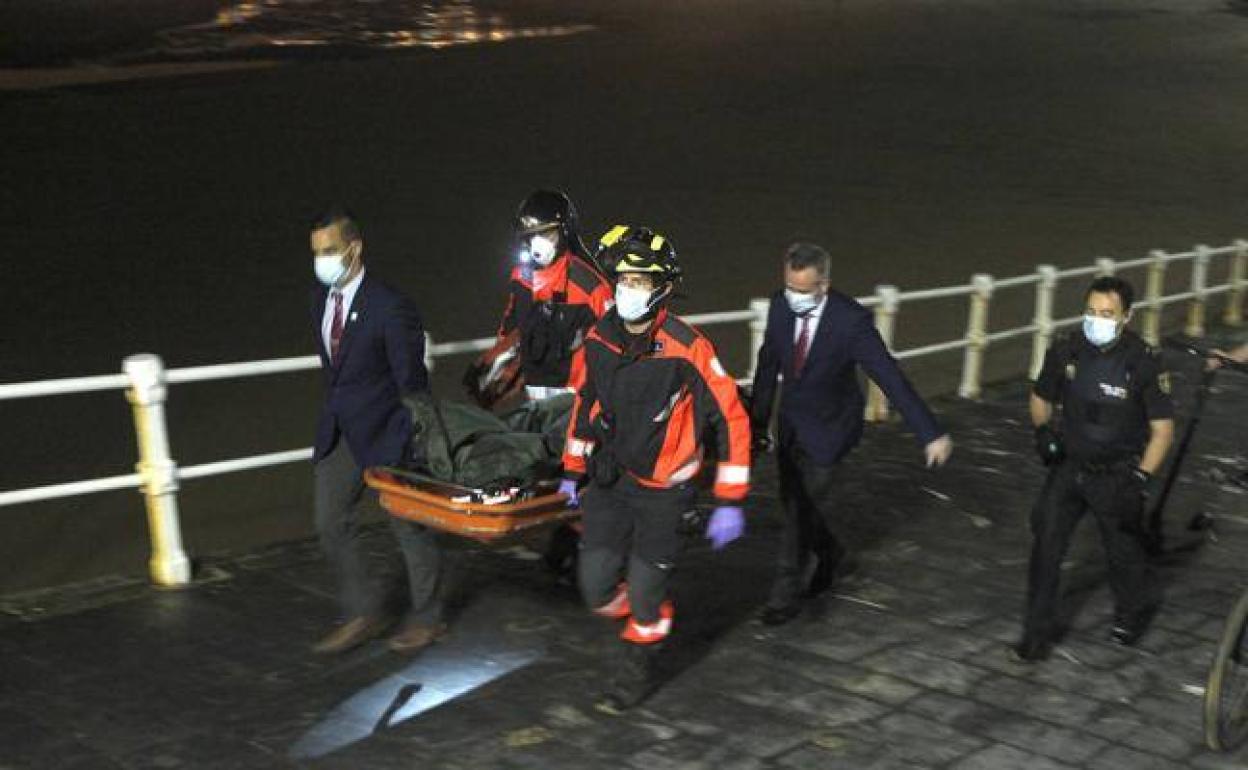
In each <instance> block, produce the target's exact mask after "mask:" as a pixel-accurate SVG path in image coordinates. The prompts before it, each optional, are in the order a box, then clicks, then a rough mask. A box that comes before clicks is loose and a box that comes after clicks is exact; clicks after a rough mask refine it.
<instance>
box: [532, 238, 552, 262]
mask: <svg viewBox="0 0 1248 770" xmlns="http://www.w3.org/2000/svg"><path fill="white" fill-rule="evenodd" d="M558 244H559V239H558V236H549V235H535V236H533V237H532V238H531V239H529V256H530V257H532V258H533V261H534V262H535V263H537V266H538V267H546V266H547V265H549V264H550V263H551V262H553V261H554V260H555V248H556V247H557V246H558Z"/></svg>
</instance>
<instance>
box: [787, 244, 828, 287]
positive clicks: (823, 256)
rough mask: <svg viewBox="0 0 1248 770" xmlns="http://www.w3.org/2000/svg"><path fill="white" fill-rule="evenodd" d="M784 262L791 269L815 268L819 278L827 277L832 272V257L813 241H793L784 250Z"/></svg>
mask: <svg viewBox="0 0 1248 770" xmlns="http://www.w3.org/2000/svg"><path fill="white" fill-rule="evenodd" d="M784 262H785V264H787V265H788V266H789V267H790V268H792V269H793V270H805V269H806V268H808V267H813V268H815V272H817V273H818V274H819V277H820V278H827V277H828V275H829V274H830V273H831V272H832V257H831V255H829V254H828V252H826V251H824V250H823V247H822V246H816V245H815V244H813V243H803V242H801V241H799V242H797V243H794V244H793V245H791V246H789V248H787V249H785V250H784Z"/></svg>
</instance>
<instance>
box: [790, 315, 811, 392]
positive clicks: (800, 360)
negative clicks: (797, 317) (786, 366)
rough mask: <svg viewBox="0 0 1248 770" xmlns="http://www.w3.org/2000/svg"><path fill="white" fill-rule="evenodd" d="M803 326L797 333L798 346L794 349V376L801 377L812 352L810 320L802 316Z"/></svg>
mask: <svg viewBox="0 0 1248 770" xmlns="http://www.w3.org/2000/svg"><path fill="white" fill-rule="evenodd" d="M801 322H802V325H801V327H800V328H799V329H798V333H797V345H795V346H794V348H793V376H794V377H800V376H801V374H802V367H803V366H805V365H806V353H807V352H809V351H810V324H809V322H810V318H809V317H807V316H802V318H801Z"/></svg>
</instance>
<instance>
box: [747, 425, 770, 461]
mask: <svg viewBox="0 0 1248 770" xmlns="http://www.w3.org/2000/svg"><path fill="white" fill-rule="evenodd" d="M775 445H776V442H774V441H772V439H771V435H770V434H768V433H767V431H766V429H763V430H761V431H755V432H754V435H753V437H752V438H751V439H750V456H751V457H754V456H757V455H765V454H767V453H769V452H771V450H772V449H773V448H775Z"/></svg>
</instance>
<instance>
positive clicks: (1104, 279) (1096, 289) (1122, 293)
mask: <svg viewBox="0 0 1248 770" xmlns="http://www.w3.org/2000/svg"><path fill="white" fill-rule="evenodd" d="M1110 292H1113V293H1114V294H1117V295H1118V299H1120V300H1122V312H1124V313H1125V312H1127V311H1128V310H1130V309H1131V303H1132V302H1134V301H1135V289H1133V288H1131V284H1129V283H1127V282H1126V281H1124V280H1123V279H1121V278H1118V277H1117V276H1113V275H1103V276H1101V277H1100V278H1097V279H1096V280H1095V281H1093V282H1092V285H1091V286H1089V287H1088V291H1087V293H1086V294H1084V295H1083V299H1084V301H1087V299H1088V297H1089V296H1091V295H1092V294H1109V293H1110Z"/></svg>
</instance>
